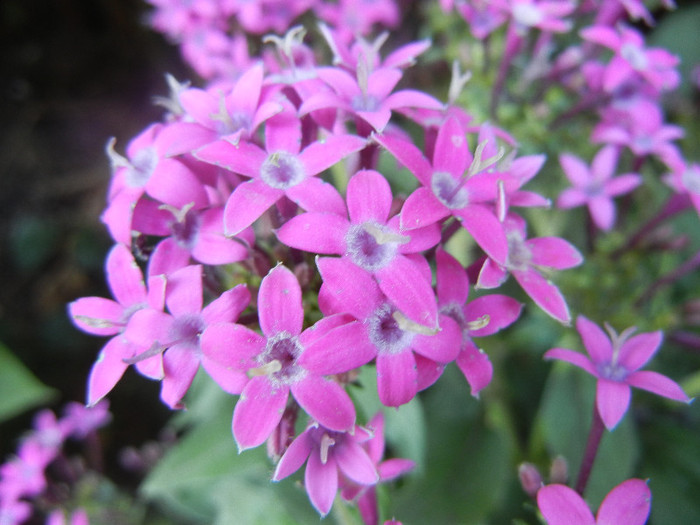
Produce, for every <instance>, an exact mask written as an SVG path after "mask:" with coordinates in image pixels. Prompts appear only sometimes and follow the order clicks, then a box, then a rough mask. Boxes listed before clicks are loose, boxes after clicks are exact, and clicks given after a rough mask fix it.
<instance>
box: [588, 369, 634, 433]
mask: <svg viewBox="0 0 700 525" xmlns="http://www.w3.org/2000/svg"><path fill="white" fill-rule="evenodd" d="M630 397H631V391H630V387H629V385H627V384H626V383H618V382H616V381H609V380H607V379H602V378H599V379H598V383H597V384H596V406H597V407H598V413H599V414H600V418H601V419H602V420H603V423H604V424H605V427H606V428H607V429H608V430H612V429H613V428H615V427H616V426H617V424H618V423H619V422H620V420H621V419H622V417H623V416H624V415H625V412H627V408H628V407H629V404H630Z"/></svg>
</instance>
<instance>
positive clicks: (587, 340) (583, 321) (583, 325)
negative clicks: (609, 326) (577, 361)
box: [576, 315, 613, 364]
mask: <svg viewBox="0 0 700 525" xmlns="http://www.w3.org/2000/svg"><path fill="white" fill-rule="evenodd" d="M576 330H577V331H578V333H579V335H580V336H581V340H582V341H583V346H584V347H585V348H586V352H588V355H590V356H591V359H592V361H593V363H595V364H598V363H609V362H610V360H611V359H612V353H613V347H612V343H611V342H610V338H609V337H608V335H607V334H606V333H605V332H604V331H603V329H602V328H601V327H600V326H598V325H597V324H595V323H594V322H593V321H590V320H589V319H588V318H586V317H584V316H583V315H579V316H578V318H577V319H576Z"/></svg>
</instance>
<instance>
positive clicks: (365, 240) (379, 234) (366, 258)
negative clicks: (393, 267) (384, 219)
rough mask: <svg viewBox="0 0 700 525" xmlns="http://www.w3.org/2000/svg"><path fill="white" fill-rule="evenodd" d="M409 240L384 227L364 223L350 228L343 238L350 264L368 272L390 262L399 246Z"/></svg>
mask: <svg viewBox="0 0 700 525" xmlns="http://www.w3.org/2000/svg"><path fill="white" fill-rule="evenodd" d="M410 240H411V239H410V237H408V236H406V235H400V234H398V233H394V232H392V231H391V230H389V229H388V228H386V227H384V226H380V225H379V224H376V223H371V222H366V223H364V224H357V225H354V226H352V227H351V228H350V229H349V230H348V233H347V234H346V236H345V246H346V250H347V252H346V254H347V255H348V256H349V257H350V259H351V260H352V262H354V263H355V264H356V265H358V266H359V267H360V268H362V269H364V270H367V271H368V272H374V271H377V270H379V269H381V268H383V267H384V266H386V265H387V264H389V263H390V262H391V260H392V259H393V258H394V255H396V252H397V251H398V246H399V244H405V243H407V242H409V241H410Z"/></svg>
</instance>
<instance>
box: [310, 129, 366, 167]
mask: <svg viewBox="0 0 700 525" xmlns="http://www.w3.org/2000/svg"><path fill="white" fill-rule="evenodd" d="M365 144H366V141H365V139H363V138H361V137H357V136H355V135H331V136H330V137H327V138H326V139H324V140H323V141H319V142H313V143H311V144H310V145H309V146H307V147H306V148H304V151H302V152H301V153H300V154H299V160H300V161H301V162H302V164H303V165H304V167H305V168H306V173H307V175H309V176H311V175H316V174H317V173H321V172H322V171H325V170H327V169H328V168H330V167H331V166H333V165H334V164H337V163H338V162H339V161H340V160H342V159H344V158H345V157H347V156H348V155H350V154H351V153H355V152H356V151H360V150H361V149H362V148H364V147H365Z"/></svg>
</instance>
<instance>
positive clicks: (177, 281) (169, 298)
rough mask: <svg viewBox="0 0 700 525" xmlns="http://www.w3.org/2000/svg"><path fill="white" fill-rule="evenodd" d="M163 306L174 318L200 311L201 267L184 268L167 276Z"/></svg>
mask: <svg viewBox="0 0 700 525" xmlns="http://www.w3.org/2000/svg"><path fill="white" fill-rule="evenodd" d="M165 304H166V305H167V306H168V310H169V311H170V313H171V314H173V315H175V316H180V315H190V314H198V313H199V312H201V311H202V267H201V266H200V265H195V266H186V267H185V268H182V269H180V270H177V271H176V272H175V273H172V274H170V275H168V276H167V285H166V293H165Z"/></svg>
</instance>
